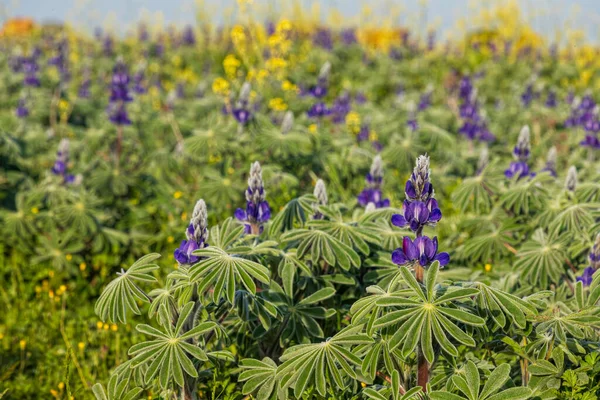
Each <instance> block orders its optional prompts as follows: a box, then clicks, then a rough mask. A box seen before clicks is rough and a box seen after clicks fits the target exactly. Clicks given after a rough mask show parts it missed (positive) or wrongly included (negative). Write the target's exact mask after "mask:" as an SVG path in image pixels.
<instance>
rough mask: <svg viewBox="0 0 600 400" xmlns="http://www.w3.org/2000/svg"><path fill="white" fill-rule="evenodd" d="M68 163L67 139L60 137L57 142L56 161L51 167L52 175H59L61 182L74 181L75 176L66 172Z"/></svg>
mask: <svg viewBox="0 0 600 400" xmlns="http://www.w3.org/2000/svg"><path fill="white" fill-rule="evenodd" d="M68 163H69V139H62V140H61V141H60V143H59V144H58V152H57V153H56V162H55V163H54V166H53V167H52V170H51V171H52V173H53V174H54V175H58V176H61V177H62V178H63V183H74V181H75V176H73V175H71V174H68V173H67V166H68Z"/></svg>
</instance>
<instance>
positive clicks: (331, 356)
mask: <svg viewBox="0 0 600 400" xmlns="http://www.w3.org/2000/svg"><path fill="white" fill-rule="evenodd" d="M361 330H362V326H356V327H348V328H345V329H343V330H341V331H340V332H339V333H337V334H336V335H335V336H333V337H332V338H330V339H328V340H327V341H325V342H323V343H317V344H305V345H298V346H293V347H291V348H289V349H288V350H287V351H286V352H285V353H284V354H283V356H281V361H283V364H281V365H280V366H279V368H277V377H278V379H280V382H281V385H282V387H285V388H287V387H291V386H293V387H294V395H295V396H296V397H300V395H301V394H302V393H304V392H305V390H306V389H307V388H308V387H310V386H314V387H315V388H316V391H317V392H318V393H319V394H321V395H322V396H325V395H326V392H327V386H328V385H329V386H334V387H336V388H337V389H338V390H340V389H343V388H344V387H345V386H346V382H345V381H346V379H345V378H347V377H350V378H352V379H356V373H355V371H354V367H353V366H357V365H360V359H359V358H358V357H357V356H356V355H354V354H353V353H352V352H351V351H350V348H351V347H352V346H356V345H361V344H368V343H371V342H372V341H373V339H371V338H370V337H369V336H367V335H364V334H361V333H360V331H361Z"/></svg>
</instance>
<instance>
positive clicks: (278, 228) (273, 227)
mask: <svg viewBox="0 0 600 400" xmlns="http://www.w3.org/2000/svg"><path fill="white" fill-rule="evenodd" d="M316 202H317V198H316V197H315V196H313V195H308V194H307V195H304V196H301V197H298V198H297V199H294V200H292V201H290V202H289V203H287V204H286V205H285V207H284V208H283V210H281V211H280V212H278V213H277V215H276V216H275V217H274V218H273V220H272V221H271V224H270V227H269V235H270V236H275V237H277V236H278V235H279V234H280V233H281V232H285V231H288V230H290V229H293V228H294V225H295V224H298V225H299V226H304V224H305V223H306V221H307V220H308V219H309V217H310V215H311V214H312V205H313V204H314V203H316Z"/></svg>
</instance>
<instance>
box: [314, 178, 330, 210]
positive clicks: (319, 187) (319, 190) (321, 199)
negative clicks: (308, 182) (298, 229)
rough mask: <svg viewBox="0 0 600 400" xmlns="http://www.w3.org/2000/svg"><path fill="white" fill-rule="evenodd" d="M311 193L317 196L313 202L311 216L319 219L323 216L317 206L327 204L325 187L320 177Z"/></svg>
mask: <svg viewBox="0 0 600 400" xmlns="http://www.w3.org/2000/svg"><path fill="white" fill-rule="evenodd" d="M313 194H314V195H315V197H316V198H317V202H316V203H314V204H313V211H314V215H313V218H314V219H321V218H323V214H321V213H320V212H319V206H324V205H327V188H326V187H325V182H323V180H322V179H319V180H318V181H317V183H316V185H315V190H314V192H313Z"/></svg>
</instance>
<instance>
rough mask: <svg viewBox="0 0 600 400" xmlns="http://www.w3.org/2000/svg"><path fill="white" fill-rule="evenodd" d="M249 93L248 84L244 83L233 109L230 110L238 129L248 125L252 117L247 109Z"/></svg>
mask: <svg viewBox="0 0 600 400" xmlns="http://www.w3.org/2000/svg"><path fill="white" fill-rule="evenodd" d="M250 92H251V87H250V83H248V82H244V84H243V85H242V88H241V89H240V94H239V96H238V100H237V102H236V105H235V108H234V109H233V110H232V114H233V117H234V118H235V119H236V121H237V122H238V123H239V124H240V129H241V127H243V126H245V125H246V124H248V122H250V120H252V117H253V116H252V113H251V112H250V109H249V100H250Z"/></svg>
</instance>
